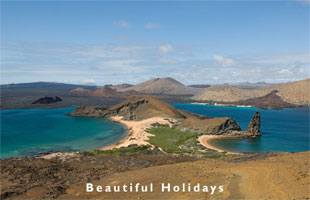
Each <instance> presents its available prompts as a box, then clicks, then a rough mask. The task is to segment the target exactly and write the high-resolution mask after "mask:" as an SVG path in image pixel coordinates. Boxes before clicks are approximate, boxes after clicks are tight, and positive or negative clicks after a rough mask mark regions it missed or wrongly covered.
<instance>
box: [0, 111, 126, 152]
mask: <svg viewBox="0 0 310 200" xmlns="http://www.w3.org/2000/svg"><path fill="white" fill-rule="evenodd" d="M73 109H74V108H73V107H71V108H61V109H22V110H2V111H0V114H1V158H9V157H26V156H35V155H38V154H40V153H51V152H56V151H60V152H71V151H88V150H93V149H96V148H100V147H103V146H108V145H111V144H114V143H116V142H118V141H119V140H121V139H123V138H124V137H126V135H127V129H126V127H125V126H123V125H122V124H120V123H117V122H113V121H110V120H107V119H99V118H83V117H68V116H65V114H68V113H70V112H71V111H73Z"/></svg>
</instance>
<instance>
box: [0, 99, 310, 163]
mask: <svg viewBox="0 0 310 200" xmlns="http://www.w3.org/2000/svg"><path fill="white" fill-rule="evenodd" d="M173 106H174V107H176V108H179V109H184V110H187V111H190V112H193V113H197V114H201V115H208V116H212V117H231V118H233V119H234V120H236V121H237V122H238V123H239V125H240V127H241V128H242V130H246V129H247V126H248V124H249V122H250V120H251V118H252V116H253V115H254V113H255V112H256V110H258V108H253V107H224V106H210V105H198V104H174V105H173ZM73 109H74V108H73V107H71V108H61V109H22V110H2V111H0V114H1V158H9V157H25V156H28V157H29V156H36V155H39V154H44V153H51V152H57V151H60V152H71V151H89V150H93V149H96V148H100V147H103V146H108V145H111V144H114V143H116V142H118V141H119V140H121V139H123V138H124V137H126V135H127V129H126V127H125V126H123V125H122V124H120V123H117V122H113V121H110V120H107V119H100V118H84V117H68V116H65V114H68V113H70V112H71V111H72V110H73ZM259 110H260V113H261V120H262V125H261V131H262V133H263V136H261V137H257V138H255V139H218V140H212V141H210V143H211V144H212V145H214V146H216V147H218V148H221V149H224V150H226V151H233V152H268V151H283V152H301V151H308V150H309V108H293V109H292V108H291V109H283V110H262V109H259Z"/></svg>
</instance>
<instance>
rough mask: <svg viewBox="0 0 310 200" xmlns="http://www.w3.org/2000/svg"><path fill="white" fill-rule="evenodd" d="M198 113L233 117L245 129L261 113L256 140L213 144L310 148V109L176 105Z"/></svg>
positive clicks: (243, 148)
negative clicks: (257, 113)
mask: <svg viewBox="0 0 310 200" xmlns="http://www.w3.org/2000/svg"><path fill="white" fill-rule="evenodd" d="M173 106H174V107H176V108H178V109H184V110H187V111H190V112H193V113H196V114H201V115H208V116H211V117H231V118H233V119H234V120H236V121H237V122H238V123H239V125H240V127H241V128H242V130H246V129H247V127H248V124H249V122H250V120H251V118H252V117H253V115H254V114H255V112H256V111H257V110H260V114H261V131H262V133H263V136H261V137H257V138H255V139H217V140H211V141H210V144H211V145H214V146H216V147H218V148H220V149H224V150H226V151H232V152H270V151H282V152H301V151H309V108H289V109H283V110H263V109H259V108H255V107H226V106H212V105H199V104H174V105H173Z"/></svg>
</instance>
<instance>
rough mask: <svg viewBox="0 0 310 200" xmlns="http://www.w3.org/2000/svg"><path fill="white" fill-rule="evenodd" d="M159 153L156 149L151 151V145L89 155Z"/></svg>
mask: <svg viewBox="0 0 310 200" xmlns="http://www.w3.org/2000/svg"><path fill="white" fill-rule="evenodd" d="M159 152H160V151H159V150H158V149H156V148H155V149H151V145H142V146H137V145H129V146H128V147H121V148H115V149H111V150H94V151H91V152H90V153H91V154H97V155H101V156H112V155H136V154H156V153H159Z"/></svg>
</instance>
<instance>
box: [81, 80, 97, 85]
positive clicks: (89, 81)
mask: <svg viewBox="0 0 310 200" xmlns="http://www.w3.org/2000/svg"><path fill="white" fill-rule="evenodd" d="M81 82H82V83H83V84H94V83H96V81H95V80H94V79H85V80H82V81H81Z"/></svg>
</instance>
